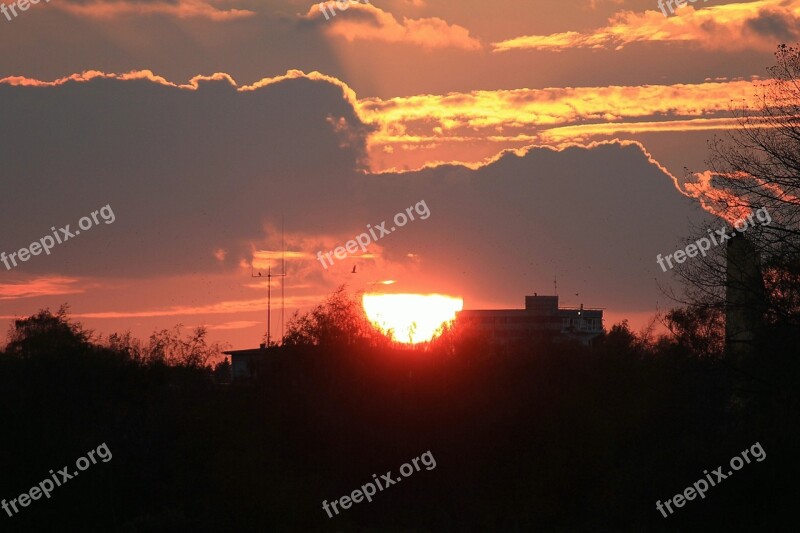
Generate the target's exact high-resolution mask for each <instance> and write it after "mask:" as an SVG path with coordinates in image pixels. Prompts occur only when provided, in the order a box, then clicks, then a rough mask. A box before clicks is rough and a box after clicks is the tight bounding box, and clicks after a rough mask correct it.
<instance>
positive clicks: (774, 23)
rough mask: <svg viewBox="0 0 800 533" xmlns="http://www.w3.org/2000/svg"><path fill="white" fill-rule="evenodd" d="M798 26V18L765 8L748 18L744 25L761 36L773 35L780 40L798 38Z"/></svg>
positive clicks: (799, 35)
mask: <svg viewBox="0 0 800 533" xmlns="http://www.w3.org/2000/svg"><path fill="white" fill-rule="evenodd" d="M798 26H800V19H797V18H794V17H791V16H790V15H788V14H784V13H776V12H772V11H769V10H767V9H763V10H761V11H760V12H759V13H758V17H756V18H754V19H750V20H748V21H747V23H746V25H745V27H746V28H747V29H748V30H750V31H753V32H755V33H757V34H759V35H761V36H762V37H774V38H775V39H778V40H780V41H782V42H790V41H795V40H796V39H798V37H800V33H799V32H798Z"/></svg>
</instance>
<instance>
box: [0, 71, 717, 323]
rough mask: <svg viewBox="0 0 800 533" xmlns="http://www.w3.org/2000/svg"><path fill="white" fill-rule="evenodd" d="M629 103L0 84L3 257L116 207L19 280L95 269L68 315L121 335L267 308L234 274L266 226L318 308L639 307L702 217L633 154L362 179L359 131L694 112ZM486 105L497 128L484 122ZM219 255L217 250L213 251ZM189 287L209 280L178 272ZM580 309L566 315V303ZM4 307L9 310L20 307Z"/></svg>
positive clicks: (290, 83) (114, 78) (100, 80)
mask: <svg viewBox="0 0 800 533" xmlns="http://www.w3.org/2000/svg"><path fill="white" fill-rule="evenodd" d="M727 89H730V87H727ZM637 90H638V89H629V88H624V87H623V88H620V87H618V88H608V91H609V92H605V93H604V92H602V91H600V90H587V92H586V93H585V94H584V93H581V92H580V90H579V89H562V90H558V91H555V90H552V91H550V92H548V91H545V92H542V93H537V92H531V91H527V90H526V91H522V92H514V91H510V92H502V93H499V94H491V95H490V94H485V95H484V94H451V95H445V96H442V97H439V99H430V98H431V97H414V98H413V99H410V100H409V101H407V102H405V101H397V102H379V101H374V100H365V101H359V100H357V99H356V96H355V95H354V94H353V93H352V92H350V91H348V90H347V89H346V88H344V87H343V84H342V83H341V82H337V81H334V80H330V79H328V78H326V77H324V76H322V75H320V74H314V75H304V74H302V73H297V72H293V73H287V75H285V76H282V77H280V79H273V78H270V79H267V80H263V81H262V82H259V83H257V84H253V85H251V86H247V87H239V86H237V85H236V84H235V82H234V81H233V80H232V79H231V78H230V77H229V76H226V75H224V74H218V75H215V76H209V77H198V78H195V81H194V82H190V83H188V84H182V85H181V84H175V83H173V82H170V81H167V80H164V79H163V78H160V77H159V76H156V75H153V74H152V73H150V72H139V73H129V74H126V75H111V74H102V73H94V74H83V75H78V76H69V77H67V78H64V79H63V80H57V81H56V82H50V83H44V82H39V81H37V80H31V79H24V78H14V79H8V80H6V81H4V82H2V83H0V99H2V101H3V102H4V104H5V105H4V106H2V107H0V124H2V127H3V128H5V129H6V131H10V132H13V133H14V134H13V135H7V136H6V137H5V138H6V141H5V142H4V143H2V144H0V159H2V160H3V162H4V182H3V185H4V190H3V195H2V196H0V226H2V227H13V228H14V231H13V232H5V233H2V234H0V250H3V249H5V250H14V249H19V248H20V247H21V246H24V245H27V244H28V243H30V242H32V241H33V240H34V239H35V238H37V237H39V236H41V235H42V234H44V233H43V232H46V231H47V229H48V228H49V227H50V226H54V225H57V226H63V225H66V224H68V223H72V224H75V223H76V222H77V220H78V219H79V218H80V217H81V216H84V215H85V214H87V213H90V212H92V211H93V210H94V209H97V208H98V207H99V206H103V205H105V204H107V203H110V204H111V205H112V206H113V208H114V213H115V215H116V220H115V222H114V224H113V225H109V226H107V227H104V228H103V229H104V231H96V232H88V233H87V234H86V235H83V234H82V235H81V236H80V239H76V240H74V242H73V241H69V242H66V243H64V244H63V245H60V246H59V247H58V248H57V249H55V250H54V251H53V253H52V255H50V256H47V257H45V256H37V257H36V258H35V261H33V260H32V261H29V262H27V263H25V265H24V268H23V269H21V270H20V272H19V275H29V276H31V277H32V278H45V277H48V276H51V277H52V274H51V273H53V272H56V273H58V275H59V276H61V277H64V278H70V279H89V278H92V279H96V278H102V279H103V280H104V281H107V282H108V283H106V285H105V286H106V287H107V288H104V289H103V291H98V292H101V295H100V296H97V298H98V300H97V301H95V302H93V303H91V308H92V309H93V310H91V311H89V312H87V311H85V310H86V309H87V304H86V301H87V300H88V299H89V298H90V297H92V295H84V294H78V295H76V298H75V299H73V301H71V302H70V303H72V304H73V305H74V306H76V307H77V306H80V308H81V312H80V313H78V314H76V318H87V319H91V320H99V319H108V320H114V319H118V320H119V321H120V323H122V324H128V323H130V322H131V319H142V321H144V319H154V318H163V317H184V316H199V315H205V314H214V315H218V314H219V315H222V314H225V315H236V314H238V315H239V316H236V317H235V319H234V318H232V319H230V320H227V319H226V320H224V321H222V322H225V321H227V322H234V321H240V320H256V319H257V318H258V317H260V316H263V312H264V309H265V307H266V297H267V294H266V291H265V290H264V289H265V287H264V286H263V284H257V283H254V281H255V280H253V279H252V278H250V268H249V262H251V261H253V259H254V258H255V259H256V260H257V261H258V262H259V263H263V262H269V261H272V266H273V268H275V267H276V266H277V260H278V257H277V254H276V250H280V249H281V244H280V243H281V241H282V234H281V231H280V228H281V220H284V222H285V229H286V231H285V235H283V237H285V242H286V247H287V249H288V251H289V252H290V253H289V254H287V258H288V259H287V272H288V274H289V276H288V277H287V278H286V279H287V280H288V281H289V283H290V284H291V285H290V286H295V287H297V286H300V287H308V288H307V289H293V290H291V291H288V290H287V294H286V296H287V306H288V307H289V308H292V307H303V306H307V305H310V304H312V303H317V302H319V301H320V299H321V296H320V295H324V294H326V293H329V292H330V291H331V290H332V288H334V287H335V286H337V285H339V284H341V283H344V282H349V283H358V282H361V283H362V284H364V285H366V284H367V282H368V281H369V280H395V281H396V282H397V283H395V284H392V285H390V286H383V285H381V286H380V287H381V288H384V287H385V288H386V290H396V291H398V292H421V293H425V292H431V293H433V292H435V293H442V294H451V295H458V296H464V297H466V299H467V300H466V302H465V305H466V306H467V307H476V306H479V305H481V303H480V302H485V301H502V300H506V301H514V300H515V299H516V298H520V299H521V296H522V295H523V294H525V293H526V292H530V291H531V290H539V291H540V292H544V291H546V290H548V289H549V288H550V287H552V279H553V275H557V276H558V279H559V286H562V284H563V286H564V287H575V290H574V291H572V293H575V292H580V293H581V295H586V298H587V299H586V301H585V303H587V305H600V306H614V307H616V308H617V309H638V310H645V309H652V308H653V306H654V303H655V302H656V301H657V300H658V298H659V294H660V293H659V292H658V288H657V286H656V285H655V284H654V283H653V278H654V276H656V275H658V272H659V271H660V269H658V266H657V265H656V263H655V255H656V254H657V253H664V252H665V251H669V250H674V249H675V244H676V243H677V242H678V241H680V239H681V236H682V234H683V232H684V229H685V227H686V226H685V221H686V220H687V219H691V218H693V217H695V218H696V217H703V212H702V211H701V209H700V208H699V206H698V205H697V203H696V202H693V201H691V200H690V199H688V198H687V197H686V196H685V194H684V193H683V191H681V190H679V188H678V186H677V184H676V180H675V178H674V177H673V176H672V175H670V174H669V173H668V172H667V171H666V169H664V167H663V166H661V165H659V164H658V163H657V162H656V161H655V160H654V158H652V157H651V156H650V154H649V153H648V152H647V151H646V150H645V149H644V147H643V146H642V145H641V144H638V143H632V142H606V143H593V144H588V145H586V146H577V145H565V146H563V147H561V148H559V149H552V148H548V147H529V148H526V149H523V150H517V151H513V152H511V151H507V152H503V153H501V154H500V155H498V156H497V157H495V158H494V159H492V160H491V161H490V162H488V163H486V164H483V165H475V166H474V167H473V168H469V167H466V166H462V165H453V164H450V165H442V166H439V167H436V168H425V169H422V170H419V171H414V172H386V173H382V174H379V175H378V174H372V173H369V172H367V171H366V170H365V169H364V167H363V166H362V159H363V157H364V155H365V153H366V145H367V140H368V138H369V136H370V134H372V133H373V131H374V127H373V126H372V125H370V124H369V121H371V120H373V119H376V117H378V116H384V120H390V119H393V118H397V117H400V118H402V117H420V118H423V117H424V112H425V111H426V110H430V109H434V110H435V109H439V108H440V109H442V110H444V111H446V112H447V113H448V114H445V115H442V116H441V117H440V118H441V119H443V120H441V121H438V120H437V125H439V124H444V125H446V124H447V123H448V122H447V121H452V122H453V124H454V125H459V124H461V123H462V122H464V121H466V122H465V123H466V124H468V125H472V124H474V125H475V126H476V127H478V128H483V130H484V131H489V129H490V128H492V127H494V126H496V125H498V124H503V123H505V122H509V121H510V120H511V117H510V115H508V116H506V114H505V113H506V111H505V110H504V107H503V106H510V108H511V107H513V104H514V103H516V104H517V105H518V106H519V108H518V115H519V118H518V121H523V119H524V121H527V120H528V117H524V116H523V115H524V114H525V113H530V112H531V111H532V109H533V108H531V107H529V106H534V107H535V106H537V105H541V106H544V107H542V108H541V109H540V110H539V111H538V113H539V114H540V115H541V116H542V120H543V121H544V122H545V123H549V124H552V125H554V126H555V125H558V124H562V123H563V121H564V120H565V119H564V117H565V116H566V117H571V118H570V120H577V118H580V117H585V116H595V115H596V117H595V118H598V119H604V120H607V119H608V117H610V116H613V117H617V116H624V115H626V114H634V113H652V112H653V109H654V107H653V106H657V105H661V106H663V105H667V104H668V103H669V102H660V103H659V102H658V101H659V99H662V98H665V97H666V96H668V95H670V94H672V100H671V102H672V104H673V105H674V107H675V109H676V110H681V111H683V112H688V111H692V110H694V112H696V113H698V114H700V115H701V114H702V112H703V110H704V109H705V107H704V106H703V105H701V104H698V103H695V104H694V106H695V107H690V102H689V100H686V101H685V102H684V101H683V100H682V99H683V98H688V95H687V94H682V93H681V91H679V90H676V89H675V88H674V87H673V88H670V87H656V88H652V89H647V90H649V91H650V93H649V95H650V96H651V97H652V98H651V100H653V101H654V102H656V103H652V104H648V103H640V104H634V103H627V104H626V103H625V96H626V95H627V96H628V99H634V97H636V95H637ZM705 90H706V91H710V92H711V93H714V92H715V91H720V92H723V91H725V90H726V87H724V86H720V87H712V86H709V87H705ZM576 95H579V96H580V98H578V99H577V100H575V97H576ZM609 95H614V98H610V99H609V101H608V102H605V103H604V104H602V102H601V104H602V105H601V104H596V103H594V102H593V101H592V99H595V100H602V99H603V98H604V97H606V96H609ZM728 96H730V94H728ZM547 99H549V100H550V101H551V104H552V105H555V108H553V109H549V108H548V107H547V106H546V105H545V103H546V102H545V100H547ZM562 100H563V101H562ZM492 103H493V104H494V105H495V107H496V109H497V110H498V113H500V114H501V115H502V116H501V117H500V119H499V120H500V122H497V123H496V122H495V119H493V118H492V114H491V113H490V112H489V107H488V106H490V105H491V104H492ZM401 104H402V105H401ZM500 104H502V105H500ZM604 106H605V107H604ZM397 109H400V110H399V111H397ZM655 109H660V108H657V107H655ZM673 111H674V110H673ZM470 112H471V113H473V115H474V119H473V118H469V117H470V115H469V113H470ZM607 115H608V116H607ZM546 117H552V120H546ZM342 120H343V122H342ZM509 123H510V122H509ZM409 127H410V124H409ZM343 128H344V129H345V130H347V131H342V130H343ZM45 154H46V157H44V155H45ZM421 200H424V201H425V202H426V205H427V206H428V208H429V210H430V217H429V218H428V219H426V220H418V221H415V222H413V223H409V224H407V225H406V226H404V227H403V228H402V229H398V230H397V231H395V232H392V234H391V235H390V236H386V237H384V238H382V239H381V240H380V241H379V242H376V243H373V244H371V245H370V246H369V248H368V249H367V254H364V255H361V256H359V257H353V258H349V259H348V261H337V262H336V264H335V266H333V267H330V268H329V269H328V270H325V269H323V268H322V266H321V265H320V264H319V262H318V261H317V260H316V257H315V256H316V252H317V251H318V250H323V251H324V250H329V249H330V246H331V245H333V244H336V245H338V244H341V243H343V242H345V241H346V240H347V239H351V238H353V236H355V235H358V234H359V233H361V232H362V231H364V228H365V226H366V224H367V223H371V224H373V225H375V224H376V223H378V222H379V221H390V220H392V217H393V216H394V214H395V213H398V212H402V211H404V210H405V209H406V208H407V207H408V206H413V205H415V204H416V203H418V202H420V201H421ZM390 226H391V224H390ZM220 250H224V251H225V253H224V254H223V253H216V255H215V252H219V251H220ZM587 258H590V259H589V260H587ZM354 265H357V266H358V269H357V274H352V273H351V271H352V267H353V266H354ZM498 269H500V271H501V272H502V275H498V272H499V270H498ZM0 275H2V272H0ZM187 276H190V277H192V278H193V279H195V278H196V279H197V280H198V281H199V282H202V281H206V279H207V280H208V281H207V282H205V283H202V284H201V283H199V282H198V283H191V284H190V283H189V282H188V281H181V280H182V279H183V278H185V277H187ZM204 278H205V279H204ZM0 279H3V278H0ZM114 280H125V281H126V283H124V284H123V283H111V282H112V281H114ZM154 280H155V281H154ZM211 280H213V282H211ZM222 280H224V281H222ZM159 281H160V284H159V285H158V287H159V290H153V291H149V292H147V293H146V294H143V291H142V287H148V286H154V285H155V284H156V283H157V282H159ZM179 283H182V284H183V285H182V286H181V289H180V290H179V289H176V288H175V285H176V284H179ZM245 283H247V284H248V285H249V286H244V285H245ZM66 286H67V287H69V286H71V285H70V284H67V285H66ZM277 287H278V285H277V284H276V285H275V286H274V287H273V288H274V289H276V288H277ZM371 288H372V289H374V288H375V286H372V287H371ZM537 288H538V289H537ZM126 291H127V292H126ZM24 292H25V291H23V293H24ZM27 292H31V291H30V290H28V291H27ZM274 295H275V294H274V293H273V297H274ZM75 300H77V301H75ZM176 300H177V301H176ZM574 303H580V302H570V301H565V302H564V304H566V305H570V304H574ZM14 311H20V312H24V311H23V306H20V307H18V308H17V309H15V310H14ZM154 322H155V320H154ZM109 324H112V323H109Z"/></svg>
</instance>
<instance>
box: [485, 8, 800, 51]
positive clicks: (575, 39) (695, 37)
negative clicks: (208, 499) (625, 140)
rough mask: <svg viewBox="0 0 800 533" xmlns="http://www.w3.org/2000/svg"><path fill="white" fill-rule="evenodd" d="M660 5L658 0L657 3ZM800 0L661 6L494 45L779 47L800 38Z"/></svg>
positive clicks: (536, 47) (555, 48) (559, 47)
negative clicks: (586, 27) (668, 12)
mask: <svg viewBox="0 0 800 533" xmlns="http://www.w3.org/2000/svg"><path fill="white" fill-rule="evenodd" d="M653 3H654V4H655V0H654V1H653ZM798 28H800V0H759V1H756V2H741V3H735V4H725V5H715V6H704V5H703V4H702V3H700V2H697V3H695V4H687V5H686V6H684V7H682V8H678V9H677V10H676V12H675V15H674V16H669V17H665V16H664V14H663V13H662V12H661V11H660V10H652V11H651V10H648V11H645V12H643V13H636V12H633V11H621V12H619V13H617V14H616V15H615V16H614V17H612V18H611V19H609V22H608V25H607V26H605V27H602V28H598V29H596V30H594V31H592V32H588V33H582V32H578V31H567V32H561V33H552V34H549V35H526V36H522V37H516V38H513V39H508V40H505V41H502V42H497V43H492V47H493V50H494V51H495V52H506V51H509V50H524V49H529V50H547V51H553V52H558V51H561V50H564V49H569V48H601V49H614V50H620V49H622V48H624V47H625V46H627V45H629V44H631V43H637V42H669V41H680V42H689V43H694V44H696V45H698V46H700V47H702V48H704V49H707V50H728V51H730V50H753V49H756V50H774V48H775V45H776V44H777V43H778V42H791V41H795V40H797V39H798V36H800V31H799V30H798Z"/></svg>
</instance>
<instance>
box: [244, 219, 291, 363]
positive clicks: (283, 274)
mask: <svg viewBox="0 0 800 533" xmlns="http://www.w3.org/2000/svg"><path fill="white" fill-rule="evenodd" d="M283 248H284V240H283V216H281V273H280V274H273V273H272V264H270V263H267V348H269V347H270V345H271V344H272V278H285V277H286V250H284V249H283ZM250 277H251V278H261V277H263V276H262V275H261V272H259V273H258V274H256V273H255V271H254V270H253V269H252V265H251V270H250ZM283 309H284V289H283V281H281V338H283Z"/></svg>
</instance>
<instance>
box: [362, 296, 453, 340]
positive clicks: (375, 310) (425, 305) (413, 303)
mask: <svg viewBox="0 0 800 533" xmlns="http://www.w3.org/2000/svg"><path fill="white" fill-rule="evenodd" d="M362 304H363V306H364V311H365V312H366V313H367V318H369V320H370V322H372V323H373V324H375V325H376V326H377V327H379V328H381V329H382V330H383V331H389V330H391V333H392V338H393V339H394V340H396V341H397V342H404V343H407V344H417V343H419V342H425V341H429V340H431V339H432V338H433V336H434V335H435V334H436V332H437V330H438V329H439V328H441V327H442V326H443V325H444V324H445V323H447V322H450V321H452V320H455V318H456V311H461V308H462V307H463V306H464V301H463V300H462V299H461V298H455V297H453V296H445V295H442V294H364V297H363V298H362Z"/></svg>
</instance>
